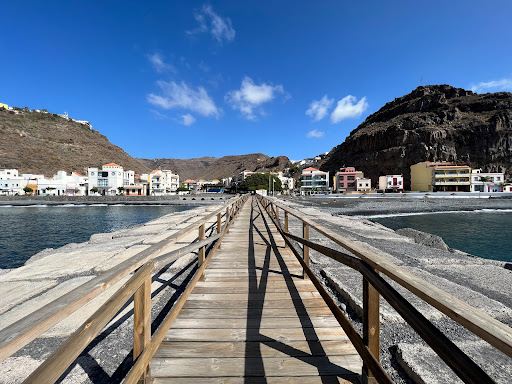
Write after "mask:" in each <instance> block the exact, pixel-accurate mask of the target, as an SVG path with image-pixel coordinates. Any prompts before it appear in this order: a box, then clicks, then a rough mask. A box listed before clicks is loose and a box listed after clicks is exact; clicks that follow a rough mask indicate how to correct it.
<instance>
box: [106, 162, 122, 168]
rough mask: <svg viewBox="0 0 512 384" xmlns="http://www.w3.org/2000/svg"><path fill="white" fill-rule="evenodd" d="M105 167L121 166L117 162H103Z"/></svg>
mask: <svg viewBox="0 0 512 384" xmlns="http://www.w3.org/2000/svg"><path fill="white" fill-rule="evenodd" d="M103 166H104V167H121V166H120V165H119V164H116V163H108V164H103Z"/></svg>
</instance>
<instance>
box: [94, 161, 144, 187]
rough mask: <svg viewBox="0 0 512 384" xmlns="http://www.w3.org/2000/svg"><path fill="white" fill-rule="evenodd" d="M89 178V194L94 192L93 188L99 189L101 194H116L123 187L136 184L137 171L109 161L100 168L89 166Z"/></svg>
mask: <svg viewBox="0 0 512 384" xmlns="http://www.w3.org/2000/svg"><path fill="white" fill-rule="evenodd" d="M87 175H88V178H89V185H88V194H93V192H91V189H93V188H96V189H98V193H99V194H101V195H116V194H118V193H120V192H121V187H122V188H125V186H127V185H134V184H135V172H134V171H124V170H123V167H121V166H120V165H118V164H115V163H109V164H105V165H103V166H102V168H101V169H98V168H88V170H87Z"/></svg>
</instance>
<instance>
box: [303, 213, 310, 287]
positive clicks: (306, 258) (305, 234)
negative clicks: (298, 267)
mask: <svg viewBox="0 0 512 384" xmlns="http://www.w3.org/2000/svg"><path fill="white" fill-rule="evenodd" d="M302 237H303V239H304V240H309V224H306V222H305V221H303V222H302ZM302 255H303V258H304V263H305V264H306V265H307V266H308V267H309V247H306V246H305V245H303V246H302ZM302 278H303V279H307V278H308V275H307V273H306V272H305V271H302Z"/></svg>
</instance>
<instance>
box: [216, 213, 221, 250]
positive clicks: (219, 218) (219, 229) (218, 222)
mask: <svg viewBox="0 0 512 384" xmlns="http://www.w3.org/2000/svg"><path fill="white" fill-rule="evenodd" d="M221 218H222V215H221V213H220V212H219V213H217V233H220V232H221V231H222V220H221ZM220 245H221V244H220V243H219V248H218V249H220Z"/></svg>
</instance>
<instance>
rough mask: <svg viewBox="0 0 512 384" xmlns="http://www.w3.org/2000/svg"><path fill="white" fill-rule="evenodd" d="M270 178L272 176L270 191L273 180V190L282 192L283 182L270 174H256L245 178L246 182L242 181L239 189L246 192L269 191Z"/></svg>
mask: <svg viewBox="0 0 512 384" xmlns="http://www.w3.org/2000/svg"><path fill="white" fill-rule="evenodd" d="M269 176H271V179H270V189H271V190H272V180H273V189H274V191H276V192H279V191H282V190H283V188H282V185H281V180H279V178H278V177H277V176H275V175H269V174H268V173H254V174H252V175H250V176H248V177H246V178H245V180H244V181H242V182H241V183H240V184H239V186H238V187H239V189H241V190H245V191H256V190H258V189H265V190H267V191H268V186H269Z"/></svg>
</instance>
